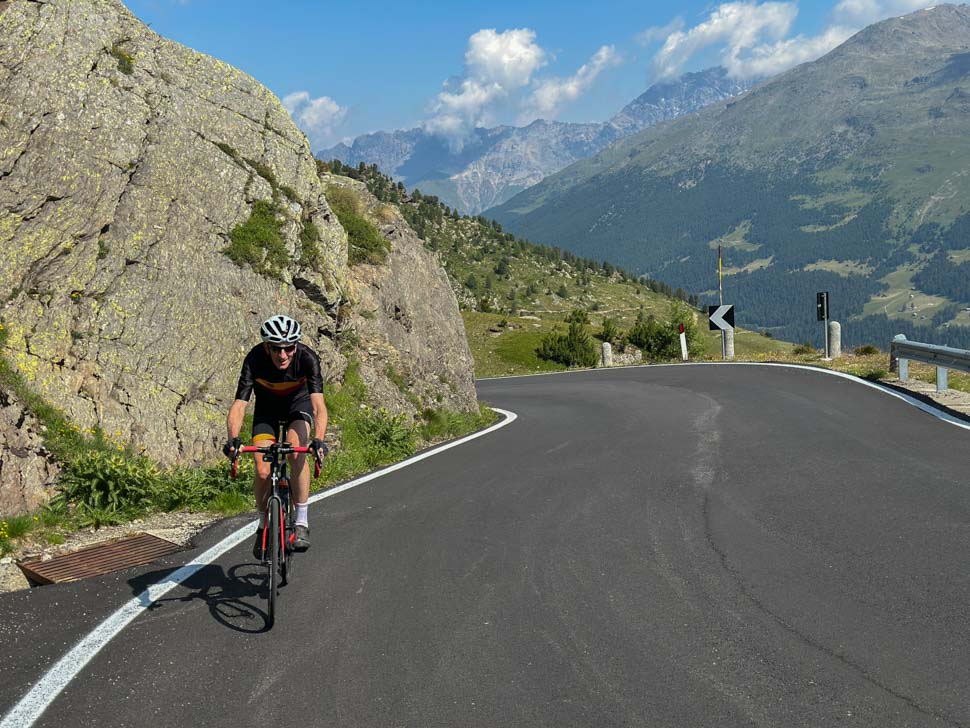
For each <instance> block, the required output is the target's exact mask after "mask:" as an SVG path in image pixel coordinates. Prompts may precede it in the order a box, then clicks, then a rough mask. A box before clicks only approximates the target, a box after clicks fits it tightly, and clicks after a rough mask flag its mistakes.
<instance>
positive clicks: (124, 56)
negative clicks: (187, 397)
mask: <svg viewBox="0 0 970 728" xmlns="http://www.w3.org/2000/svg"><path fill="white" fill-rule="evenodd" d="M111 55H112V56H114V58H115V60H116V61H117V62H118V70H119V71H121V72H122V73H123V74H125V75H126V76H130V75H131V74H133V73H134V72H135V57H134V56H132V55H131V54H130V53H128V52H127V51H125V49H124V48H122V47H121V46H119V45H113V46H111Z"/></svg>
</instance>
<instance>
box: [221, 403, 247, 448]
mask: <svg viewBox="0 0 970 728" xmlns="http://www.w3.org/2000/svg"><path fill="white" fill-rule="evenodd" d="M248 404H249V402H248V401H246V400H245V399H237V400H235V401H233V403H232V406H231V407H230V408H229V416H228V417H226V432H227V434H228V435H229V439H230V440H234V439H236V438H237V437H239V431H240V430H242V426H243V419H244V418H245V417H246V405H248Z"/></svg>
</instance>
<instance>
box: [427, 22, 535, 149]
mask: <svg viewBox="0 0 970 728" xmlns="http://www.w3.org/2000/svg"><path fill="white" fill-rule="evenodd" d="M535 36H536V34H535V32H534V31H532V30H529V29H527V28H517V29H513V30H506V31H504V32H502V33H499V32H497V31H496V30H495V29H493V28H487V29H484V30H480V31H478V32H477V33H474V34H473V35H472V36H471V37H470V38H469V39H468V50H467V51H466V52H465V73H464V75H463V77H462V78H461V79H459V80H458V81H456V82H447V83H446V84H445V90H444V91H442V92H441V93H440V94H438V96H437V97H436V98H435V100H434V102H433V104H432V107H431V117H430V118H429V119H428V120H427V121H425V122H424V127H425V129H426V130H427V131H429V132H431V133H433V134H440V135H442V136H444V137H447V138H448V139H449V141H450V142H451V144H452V146H453V147H456V148H460V147H461V146H462V144H463V142H464V140H465V139H466V138H467V136H468V134H469V132H471V130H472V129H474V128H475V127H476V126H482V125H486V124H488V123H489V122H490V121H491V120H492V118H493V114H494V113H495V110H496V107H497V106H501V105H502V104H505V103H507V102H508V101H509V99H510V98H511V95H512V94H514V93H515V92H516V91H519V90H520V89H522V88H523V87H525V86H528V84H529V82H530V81H531V80H532V74H533V73H535V72H536V70H538V69H539V68H541V67H542V66H543V65H545V63H546V53H545V51H543V50H542V48H540V47H539V46H538V45H537V44H536V42H535ZM455 85H456V86H457V88H456V89H455V90H453V91H452V90H450V87H451V86H455Z"/></svg>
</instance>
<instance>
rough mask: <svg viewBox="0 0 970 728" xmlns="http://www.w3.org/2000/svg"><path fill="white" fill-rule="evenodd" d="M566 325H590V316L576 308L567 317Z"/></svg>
mask: <svg viewBox="0 0 970 728" xmlns="http://www.w3.org/2000/svg"><path fill="white" fill-rule="evenodd" d="M566 323H567V324H588V323H589V314H587V313H586V312H585V311H584V310H583V309H581V308H574V309H573V310H572V311H570V312H569V314H568V315H567V316H566Z"/></svg>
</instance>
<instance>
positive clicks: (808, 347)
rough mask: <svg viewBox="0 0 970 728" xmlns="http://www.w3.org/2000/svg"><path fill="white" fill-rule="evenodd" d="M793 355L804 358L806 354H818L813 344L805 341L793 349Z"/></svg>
mask: <svg viewBox="0 0 970 728" xmlns="http://www.w3.org/2000/svg"><path fill="white" fill-rule="evenodd" d="M791 353H792V354H796V355H798V356H804V355H806V354H816V353H817V352H816V351H815V347H814V346H812V342H810V341H804V342H802V343H801V344H798V345H797V346H796V347H795V348H794V349H792V350H791Z"/></svg>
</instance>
